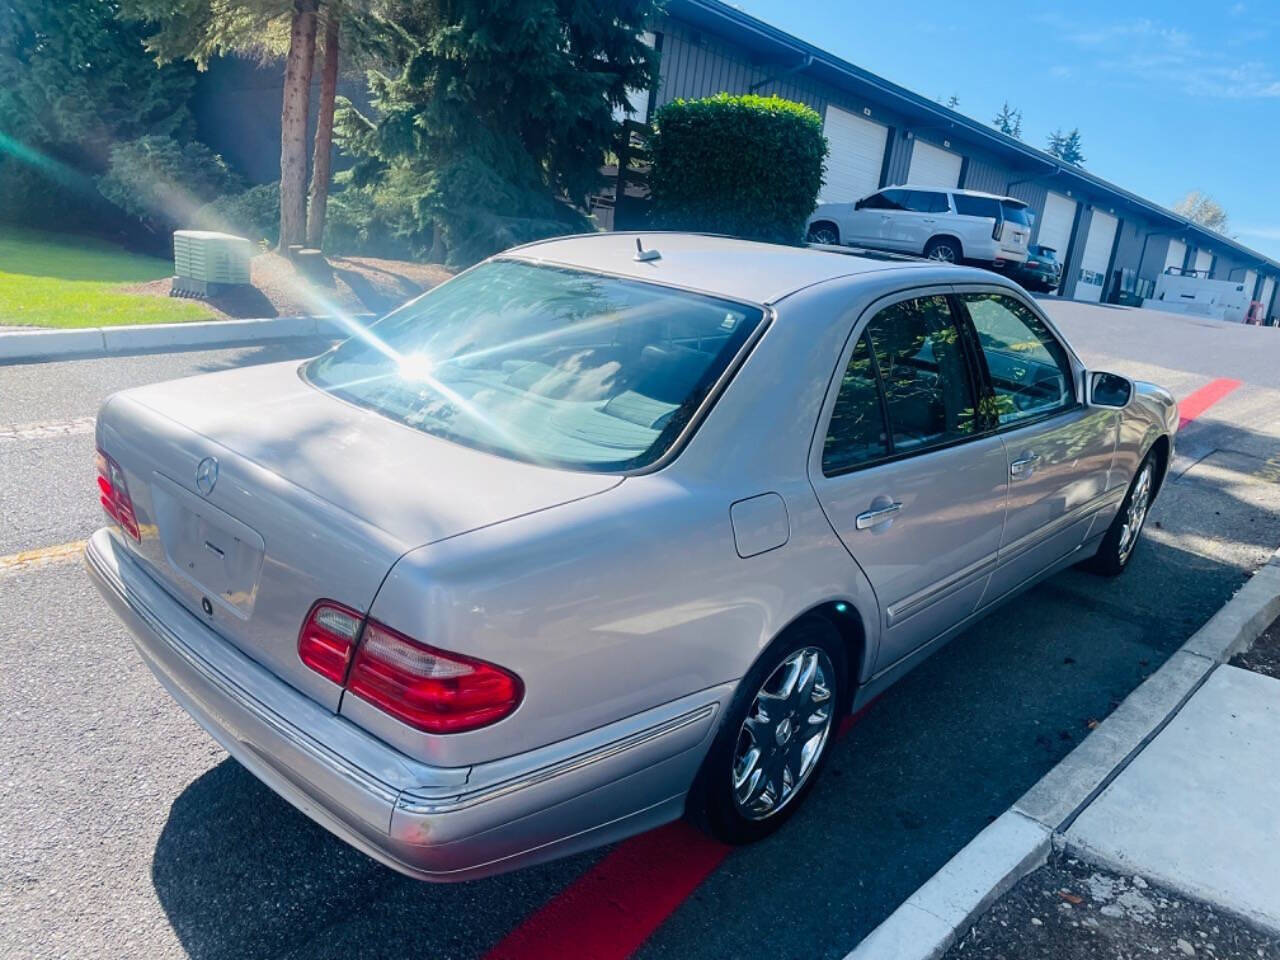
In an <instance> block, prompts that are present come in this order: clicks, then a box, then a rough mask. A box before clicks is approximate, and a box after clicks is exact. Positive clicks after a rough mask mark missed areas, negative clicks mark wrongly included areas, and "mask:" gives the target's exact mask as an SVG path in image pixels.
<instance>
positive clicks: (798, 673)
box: [732, 647, 836, 820]
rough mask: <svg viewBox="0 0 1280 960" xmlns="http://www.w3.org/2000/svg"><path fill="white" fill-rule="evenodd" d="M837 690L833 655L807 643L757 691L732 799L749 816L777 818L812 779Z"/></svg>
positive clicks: (742, 735)
mask: <svg viewBox="0 0 1280 960" xmlns="http://www.w3.org/2000/svg"><path fill="white" fill-rule="evenodd" d="M835 689H836V686H835V670H834V668H833V667H832V666H831V658H830V657H829V656H827V654H826V652H825V651H824V650H822V649H820V648H818V647H803V648H801V649H800V650H797V651H795V652H794V653H792V654H791V655H790V656H789V657H787V659H785V660H783V661H782V663H780V664H778V667H777V669H775V670H774V671H773V673H771V674H770V675H769V679H768V680H766V681H765V682H764V685H763V686H762V687H761V688H760V689H759V691H757V692H756V697H755V700H754V701H753V702H752V704H751V709H750V710H748V711H747V718H746V720H744V721H743V723H742V729H741V730H739V731H738V744H737V748H736V749H735V751H734V755H733V770H732V777H733V799H734V802H735V803H736V804H737V807H738V811H739V813H741V814H742V815H743V816H744V817H746V818H747V819H749V820H764V819H766V818H768V817H771V816H773V814H775V813H777V812H778V811H779V810H781V809H782V808H783V807H784V806H786V805H787V802H788V801H790V800H791V798H792V797H794V796H795V795H796V792H797V791H798V790H799V789H800V787H801V786H803V785H804V783H805V781H806V780H808V779H809V776H810V774H812V773H813V768H814V767H815V766H816V765H817V762H818V758H819V757H821V756H822V748H823V747H824V746H826V743H827V738H828V737H829V736H830V735H831V723H832V719H833V717H834V716H835V705H836V704H835V696H834V693H835Z"/></svg>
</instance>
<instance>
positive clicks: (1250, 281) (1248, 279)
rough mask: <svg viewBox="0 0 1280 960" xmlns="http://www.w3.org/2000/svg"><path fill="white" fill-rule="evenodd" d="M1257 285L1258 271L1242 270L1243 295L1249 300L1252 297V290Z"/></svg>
mask: <svg viewBox="0 0 1280 960" xmlns="http://www.w3.org/2000/svg"><path fill="white" fill-rule="evenodd" d="M1257 287H1258V271H1257V270H1246V271H1245V272H1244V295H1245V296H1246V297H1248V298H1249V299H1250V300H1252V299H1253V291H1254V290H1256V289H1257Z"/></svg>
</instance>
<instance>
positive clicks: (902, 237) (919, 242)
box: [888, 190, 951, 253]
mask: <svg viewBox="0 0 1280 960" xmlns="http://www.w3.org/2000/svg"><path fill="white" fill-rule="evenodd" d="M897 192H898V193H902V194H905V196H904V197H903V204H902V206H903V209H902V210H901V211H900V212H898V213H895V214H894V215H893V218H892V219H891V220H890V221H889V224H888V228H889V235H888V241H889V243H890V244H892V246H893V249H895V250H904V251H906V252H908V253H922V252H924V247H925V244H926V243H928V242H929V238H930V237H932V236H933V235H934V233H935V232H937V225H938V216H939V215H940V214H946V213H948V212H949V211H950V209H951V208H950V206H949V205H948V203H947V195H946V194H945V193H942V192H941V191H937V190H900V191H897Z"/></svg>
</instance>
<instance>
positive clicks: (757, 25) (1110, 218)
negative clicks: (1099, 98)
mask: <svg viewBox="0 0 1280 960" xmlns="http://www.w3.org/2000/svg"><path fill="white" fill-rule="evenodd" d="M653 45H654V47H655V48H656V49H657V50H658V51H659V53H660V57H661V74H660V75H661V80H660V82H659V84H658V86H657V87H656V88H654V89H653V90H650V91H646V92H643V93H642V94H640V95H638V96H637V97H635V98H634V103H635V105H636V106H637V108H639V113H640V116H639V118H638V119H640V120H642V121H643V120H647V119H648V118H649V117H650V116H652V113H653V111H654V110H655V109H656V108H657V107H659V106H661V105H662V104H664V103H667V102H669V101H671V100H675V99H678V98H696V97H705V96H711V95H713V94H716V93H720V92H722V91H724V92H728V93H761V94H778V95H779V96H782V97H786V98H787V99H790V100H797V101H800V102H802V103H806V104H808V105H809V106H811V107H813V109H814V110H816V111H817V112H818V113H819V114H820V115H822V117H823V122H824V126H825V130H826V135H827V140H828V143H829V144H830V148H831V153H830V156H829V157H828V161H827V178H826V183H825V184H824V186H823V189H822V196H821V199H822V200H824V201H835V202H838V201H851V200H855V199H857V198H859V197H862V196H865V195H866V194H868V193H871V192H873V191H874V190H876V189H878V188H880V187H883V186H888V185H891V184H897V183H906V182H911V183H916V184H928V185H935V186H940V187H963V188H967V189H973V190H986V191H989V192H992V193H1001V194H1008V195H1010V196H1014V197H1017V198H1019V199H1021V200H1024V201H1026V202H1027V203H1028V204H1030V205H1031V208H1032V210H1033V211H1034V212H1035V215H1036V217H1035V225H1034V233H1033V241H1034V242H1037V243H1041V244H1044V245H1046V246H1050V247H1053V248H1054V249H1056V250H1057V251H1058V255H1059V258H1060V259H1061V260H1062V262H1063V283H1062V287H1061V288H1060V290H1059V291H1058V292H1059V294H1060V295H1062V296H1065V297H1071V298H1074V299H1077V300H1093V301H1097V300H1116V299H1118V298H1119V296H1120V295H1121V294H1122V293H1123V294H1127V295H1129V296H1131V297H1143V296H1150V294H1151V291H1152V290H1153V289H1154V285H1155V280H1156V278H1157V277H1158V276H1159V275H1160V274H1161V273H1163V272H1164V270H1165V269H1166V268H1167V267H1181V268H1186V269H1196V270H1205V271H1208V274H1209V276H1210V277H1212V278H1213V279H1222V280H1234V281H1240V282H1242V283H1244V284H1245V286H1246V287H1247V288H1251V289H1252V298H1253V299H1255V300H1260V301H1261V302H1262V303H1263V307H1264V311H1265V315H1266V316H1267V317H1268V318H1272V317H1276V316H1277V315H1278V314H1280V297H1277V296H1276V288H1277V279H1280V262H1277V261H1275V260H1272V259H1270V258H1269V257H1266V256H1264V255H1262V254H1260V253H1258V252H1257V251H1254V250H1250V249H1249V248H1248V247H1245V246H1243V245H1242V244H1240V243H1237V242H1236V241H1234V240H1231V239H1229V238H1227V237H1225V236H1223V235H1221V234H1218V233H1215V232H1213V231H1211V230H1208V229H1205V228H1204V227H1201V226H1199V225H1197V224H1195V223H1193V222H1191V221H1189V220H1187V219H1185V218H1183V217H1180V216H1178V215H1176V214H1174V213H1172V212H1171V211H1169V210H1166V209H1165V208H1164V207H1162V206H1160V205H1159V204H1157V203H1154V202H1152V201H1150V200H1147V199H1145V198H1143V197H1140V196H1138V195H1136V194H1134V193H1131V192H1129V191H1128V190H1125V189H1124V188H1123V187H1118V186H1116V185H1115V184H1113V183H1109V182H1107V181H1106V180H1103V179H1102V178H1101V177H1098V176H1095V175H1094V174H1092V173H1089V172H1088V171H1087V170H1084V169H1082V168H1080V167H1076V166H1072V165H1070V164H1064V163H1063V162H1062V161H1060V160H1058V159H1056V158H1055V157H1053V156H1051V155H1050V154H1048V153H1045V152H1044V151H1042V150H1037V149H1036V148H1035V147H1032V146H1030V145H1028V144H1026V143H1023V142H1022V141H1021V140H1018V139H1015V138H1013V137H1009V136H1005V135H1004V134H1002V133H1000V132H998V131H997V130H995V129H994V128H993V127H990V126H988V125H986V124H984V123H981V122H980V121H978V120H974V119H973V118H971V117H966V116H963V115H962V114H959V113H957V112H955V111H954V110H949V109H947V108H946V107H944V106H942V105H940V104H938V103H935V102H934V101H932V100H930V99H928V98H927V97H922V96H920V95H918V94H915V93H912V92H911V91H909V90H906V89H904V88H903V87H900V86H898V85H896V84H894V83H890V82H889V81H888V80H885V79H883V78H881V77H878V76H876V75H875V74H872V73H869V72H868V71H866V70H863V69H861V68H859V67H857V66H855V65H853V64H851V63H848V62H847V61H845V60H842V59H840V58H839V57H837V56H835V55H833V54H830V53H827V52H826V51H824V50H821V49H819V48H818V47H815V46H813V45H811V44H808V43H806V42H804V41H803V40H800V39H797V38H796V37H793V36H791V35H789V34H787V33H785V32H783V31H782V30H779V29H777V28H775V27H772V26H770V25H769V24H767V23H765V22H763V21H761V20H757V19H756V18H754V17H751V16H749V15H747V14H745V13H743V12H742V11H740V10H737V9H735V8H733V7H731V6H729V5H728V4H725V3H721V2H719V0H668V3H667V8H666V14H665V15H664V17H663V18H662V19H661V20H660V22H659V23H657V24H655V26H654V30H653Z"/></svg>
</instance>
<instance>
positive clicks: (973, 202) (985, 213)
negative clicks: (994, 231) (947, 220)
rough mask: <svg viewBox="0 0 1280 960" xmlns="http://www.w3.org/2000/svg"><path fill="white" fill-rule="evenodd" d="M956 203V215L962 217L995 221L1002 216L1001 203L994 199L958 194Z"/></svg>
mask: <svg viewBox="0 0 1280 960" xmlns="http://www.w3.org/2000/svg"><path fill="white" fill-rule="evenodd" d="M955 201H956V213H958V214H960V216H962V217H991V218H992V219H993V220H995V219H998V218H999V216H1000V201H999V200H996V199H994V198H992V197H971V196H969V195H968V194H965V193H957V194H956V195H955Z"/></svg>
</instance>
